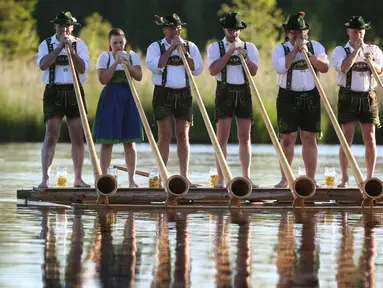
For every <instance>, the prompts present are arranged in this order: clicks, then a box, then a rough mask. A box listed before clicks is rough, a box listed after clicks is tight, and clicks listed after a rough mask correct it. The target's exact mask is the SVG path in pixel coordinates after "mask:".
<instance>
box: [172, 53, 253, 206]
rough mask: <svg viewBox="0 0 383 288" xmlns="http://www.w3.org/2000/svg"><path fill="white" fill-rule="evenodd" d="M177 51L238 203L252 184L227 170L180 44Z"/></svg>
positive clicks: (248, 192)
mask: <svg viewBox="0 0 383 288" xmlns="http://www.w3.org/2000/svg"><path fill="white" fill-rule="evenodd" d="M178 51H179V53H180V55H181V58H182V62H183V63H184V66H185V70H186V73H187V75H188V78H189V82H190V83H191V87H192V89H193V90H194V94H195V96H196V99H197V103H198V106H199V109H200V111H201V115H202V118H203V121H204V122H205V126H206V129H207V133H208V134H209V137H210V141H211V142H212V145H213V148H214V152H215V155H216V157H217V160H218V163H219V166H220V168H221V170H222V174H223V177H224V180H225V183H227V184H226V190H227V191H228V193H229V196H230V199H231V201H233V200H234V199H236V200H235V202H236V203H235V204H237V205H240V202H239V199H242V198H245V197H247V196H249V195H250V194H251V192H252V190H253V187H252V184H251V182H250V180H248V179H246V178H244V177H235V178H233V176H232V174H231V172H230V170H229V166H228V165H227V163H226V159H225V156H224V155H223V152H222V149H221V146H220V145H219V143H218V139H217V136H216V135H215V133H214V130H213V126H212V125H211V122H210V119H209V116H208V114H207V112H206V108H205V105H204V103H203V100H202V97H201V95H200V93H199V91H198V88H197V84H196V83H195V80H194V77H193V74H192V72H191V70H190V67H189V63H188V61H187V59H186V57H185V53H184V51H183V48H182V47H181V46H178ZM231 201H230V203H231ZM230 203H229V205H230Z"/></svg>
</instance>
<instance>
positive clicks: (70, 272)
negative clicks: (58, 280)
mask: <svg viewBox="0 0 383 288" xmlns="http://www.w3.org/2000/svg"><path fill="white" fill-rule="evenodd" d="M81 216H82V213H77V214H75V215H74V216H73V226H72V239H71V244H70V250H69V253H68V258H67V264H66V271H65V282H66V285H67V286H69V287H81V286H82V281H81V279H82V278H81V271H82V262H81V257H82V252H83V239H84V227H83V225H82V218H81Z"/></svg>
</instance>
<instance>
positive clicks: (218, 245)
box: [0, 143, 383, 288]
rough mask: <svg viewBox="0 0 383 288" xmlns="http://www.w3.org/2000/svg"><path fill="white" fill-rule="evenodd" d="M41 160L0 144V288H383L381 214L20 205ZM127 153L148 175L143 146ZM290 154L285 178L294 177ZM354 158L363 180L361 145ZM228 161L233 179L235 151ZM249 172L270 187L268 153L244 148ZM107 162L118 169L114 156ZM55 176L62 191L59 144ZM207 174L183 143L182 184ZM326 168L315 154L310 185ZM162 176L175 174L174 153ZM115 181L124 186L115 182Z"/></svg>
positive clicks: (326, 157) (333, 150) (208, 160)
mask: <svg viewBox="0 0 383 288" xmlns="http://www.w3.org/2000/svg"><path fill="white" fill-rule="evenodd" d="M97 149H99V147H97ZM40 150H41V144H28V143H24V144H1V145H0V287H199V288H200V287H383V256H382V255H383V253H382V252H381V251H383V249H382V248H381V247H382V246H383V227H382V220H383V212H382V213H380V212H374V213H363V214H362V213H361V211H356V210H355V211H348V212H341V211H340V212H336V211H316V212H310V211H309V210H308V209H306V211H303V212H302V211H300V210H299V211H291V210H272V209H270V210H268V211H267V210H262V211H233V210H232V211H229V210H224V209H223V210H214V211H208V210H202V209H201V210H185V209H182V208H180V209H177V210H164V209H155V210H153V209H151V210H149V209H146V210H144V209H134V210H127V209H119V210H116V209H109V210H103V211H94V210H78V209H74V208H73V209H63V208H32V207H21V206H18V205H17V203H16V190H17V189H21V188H31V187H32V186H37V185H38V184H39V182H40V180H41V171H40ZM137 150H138V166H137V168H138V169H139V170H144V171H148V170H149V168H150V167H154V165H155V164H154V160H153V159H152V156H151V151H150V147H149V145H147V144H141V145H137ZM300 150H301V148H300V147H297V148H296V150H295V151H296V158H295V160H294V162H293V171H294V173H295V174H297V172H298V167H303V162H302V160H301V153H300ZM352 151H353V153H354V155H355V157H356V160H357V162H358V163H359V165H360V167H361V169H362V172H363V173H364V175H365V165H364V148H363V146H354V147H353V148H352ZM228 152H229V156H228V165H229V167H230V169H231V171H232V173H233V175H234V176H237V175H239V172H240V165H239V160H238V156H237V155H238V146H236V145H230V146H229V151H228ZM378 155H379V157H378V161H377V163H378V164H377V169H376V176H377V177H378V178H380V179H383V165H381V164H380V163H382V162H383V161H382V160H383V147H378ZM252 163H253V165H252V169H251V170H252V176H253V181H254V182H255V183H257V184H260V185H261V186H270V185H273V184H275V183H277V182H278V181H279V178H280V174H279V166H278V161H277V157H276V154H275V151H274V149H273V147H272V146H268V145H254V146H253V155H252ZM112 164H120V165H123V164H124V161H123V151H122V147H121V146H116V147H115V150H114V154H113V160H112ZM90 165H91V164H90V160H89V157H88V154H86V159H85V163H84V179H85V180H86V181H87V182H89V183H92V182H93V175H92V169H91V166H90ZM59 166H60V167H62V166H64V167H67V168H68V173H69V177H68V178H69V184H70V185H71V184H72V183H73V167H72V162H71V158H70V145H68V144H59V145H58V146H57V149H56V157H55V160H54V163H53V166H52V172H51V177H52V179H54V178H55V170H56V168H57V167H59ZM213 166H214V153H213V149H212V147H211V146H208V145H192V147H191V160H190V175H191V180H192V181H193V182H196V183H201V184H207V183H208V180H209V170H210V167H213ZM325 167H335V168H336V170H337V172H338V173H339V172H340V170H339V161H338V147H337V146H325V145H320V147H319V161H318V169H317V180H318V182H320V183H323V181H324V169H325ZM169 172H170V174H174V173H178V168H177V156H176V148H175V146H172V147H171V154H170V161H169ZM350 175H351V171H350ZM136 180H137V181H136V182H137V183H138V184H139V185H141V186H145V185H147V179H146V178H143V177H140V176H137V177H136ZM119 181H120V185H122V186H126V185H127V174H126V173H125V172H121V173H120V175H119ZM338 181H339V179H338V180H337V182H338ZM351 184H355V182H351Z"/></svg>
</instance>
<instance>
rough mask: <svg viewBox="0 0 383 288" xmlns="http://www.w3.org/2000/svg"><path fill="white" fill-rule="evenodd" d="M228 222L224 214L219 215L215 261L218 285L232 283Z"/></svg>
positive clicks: (224, 285) (222, 285)
mask: <svg viewBox="0 0 383 288" xmlns="http://www.w3.org/2000/svg"><path fill="white" fill-rule="evenodd" d="M228 232H229V225H228V223H224V222H223V214H219V215H218V216H217V231H216V236H215V261H216V269H217V275H216V277H215V280H216V286H217V287H226V286H227V285H231V268H230V255H229V247H228V243H227V242H228V239H229V237H230V235H228Z"/></svg>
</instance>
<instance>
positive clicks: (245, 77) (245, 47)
mask: <svg viewBox="0 0 383 288" xmlns="http://www.w3.org/2000/svg"><path fill="white" fill-rule="evenodd" d="M243 48H244V49H245V50H247V46H246V42H245V44H244V46H243ZM242 71H243V78H244V79H245V84H246V85H249V79H247V76H246V73H245V69H244V68H243V66H242Z"/></svg>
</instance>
